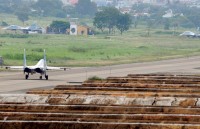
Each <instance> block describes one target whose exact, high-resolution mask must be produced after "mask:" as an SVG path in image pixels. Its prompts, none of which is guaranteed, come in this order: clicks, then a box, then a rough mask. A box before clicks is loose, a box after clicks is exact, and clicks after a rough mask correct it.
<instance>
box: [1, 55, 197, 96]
mask: <svg viewBox="0 0 200 129" xmlns="http://www.w3.org/2000/svg"><path fill="white" fill-rule="evenodd" d="M198 67H200V56H195V57H188V58H179V59H171V60H164V61H155V62H144V63H133V64H122V65H114V66H104V67H88V68H71V69H69V70H66V71H50V72H48V75H49V80H40V79H39V74H35V75H33V76H30V79H29V80H25V79H24V78H25V77H24V74H23V73H22V72H21V71H11V72H10V71H9V72H0V93H1V94H4V93H5V94H7V93H13V94H15V93H25V92H26V91H27V90H30V89H35V88H52V87H55V86H56V85H63V84H67V83H78V82H82V81H84V80H86V79H88V78H89V77H92V76H98V77H102V78H106V77H108V76H126V75H127V74H140V73H141V74H143V73H158V72H162V73H163V72H169V73H187V74H188V73H189V74H200V69H196V68H198Z"/></svg>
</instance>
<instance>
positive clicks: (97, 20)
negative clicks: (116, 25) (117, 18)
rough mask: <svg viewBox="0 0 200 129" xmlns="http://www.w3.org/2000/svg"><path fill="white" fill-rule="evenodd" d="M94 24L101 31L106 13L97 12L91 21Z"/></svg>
mask: <svg viewBox="0 0 200 129" xmlns="http://www.w3.org/2000/svg"><path fill="white" fill-rule="evenodd" d="M93 24H94V26H96V27H97V28H98V29H100V30H101V31H102V32H103V30H104V29H105V28H106V25H107V24H106V15H105V14H104V12H103V11H101V12H97V13H96V16H95V18H94V21H93Z"/></svg>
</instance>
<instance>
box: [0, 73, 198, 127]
mask: <svg viewBox="0 0 200 129" xmlns="http://www.w3.org/2000/svg"><path fill="white" fill-rule="evenodd" d="M0 128H10V129H15V128H52V129H62V128H69V129H70V128H73V129H74V128H78V129H79V128H80V129H82V128H87V129H90V128H91V129H94V128H95V129H100V128H101V129H102V128H106V129H113V128H115V129H124V128H127V129H129V128H130V129H131V128H142V129H149V128H151V129H165V128H166V129H167V128H173V129H182V128H185V129H199V128H200V75H172V74H141V75H133V74H132V75H131V74H130V75H128V76H126V77H109V78H107V79H105V80H97V81H94V80H90V81H85V82H84V83H83V84H82V85H59V86H56V87H55V88H54V89H49V90H31V91H28V92H27V94H21V95H0Z"/></svg>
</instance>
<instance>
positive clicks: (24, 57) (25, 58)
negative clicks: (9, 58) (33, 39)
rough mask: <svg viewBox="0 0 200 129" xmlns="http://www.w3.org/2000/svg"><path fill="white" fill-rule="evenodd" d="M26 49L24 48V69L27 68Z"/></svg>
mask: <svg viewBox="0 0 200 129" xmlns="http://www.w3.org/2000/svg"><path fill="white" fill-rule="evenodd" d="M26 66H27V65H26V49H24V62H23V67H24V69H25V68H26Z"/></svg>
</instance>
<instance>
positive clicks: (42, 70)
mask: <svg viewBox="0 0 200 129" xmlns="http://www.w3.org/2000/svg"><path fill="white" fill-rule="evenodd" d="M5 68H6V69H21V70H23V72H24V74H25V73H27V74H26V75H25V79H28V78H29V74H35V73H39V74H40V79H42V75H44V77H45V78H46V80H48V75H47V70H66V68H63V67H50V66H47V63H46V54H45V50H44V58H43V59H40V61H39V62H38V63H37V64H36V65H34V66H27V65H26V50H25V49H24V63H23V66H6V67H5Z"/></svg>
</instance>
